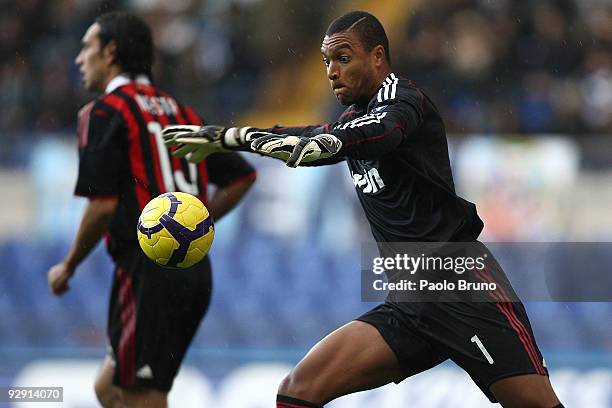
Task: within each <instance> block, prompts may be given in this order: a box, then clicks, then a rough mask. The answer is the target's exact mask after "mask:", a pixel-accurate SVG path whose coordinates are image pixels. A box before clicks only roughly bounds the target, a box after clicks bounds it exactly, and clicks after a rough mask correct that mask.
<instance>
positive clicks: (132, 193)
mask: <svg viewBox="0 0 612 408" xmlns="http://www.w3.org/2000/svg"><path fill="white" fill-rule="evenodd" d="M171 124H196V125H199V124H202V120H201V119H200V117H199V116H198V115H197V114H196V113H195V112H194V111H193V109H191V108H190V107H189V106H186V105H182V104H181V103H179V102H177V101H176V100H175V99H174V98H173V97H172V96H170V95H168V94H167V93H165V92H163V91H161V90H159V89H157V88H156V87H154V86H152V85H151V84H149V83H140V82H138V83H137V82H134V81H127V80H126V81H123V84H122V85H120V86H118V87H116V88H115V89H114V90H112V91H111V92H108V93H107V94H105V95H103V96H101V97H100V98H98V99H96V100H94V101H92V102H90V103H89V104H87V105H86V106H85V107H83V108H82V109H81V110H80V112H79V118H78V132H77V133H78V137H79V174H78V179H77V183H76V188H75V194H76V195H80V196H86V197H90V198H93V197H104V196H114V197H118V198H119V204H118V206H117V210H116V213H115V216H114V219H113V220H112V221H111V224H110V226H109V236H108V238H110V240H109V242H108V243H109V251H110V252H111V253H116V252H119V251H120V250H121V248H123V247H124V246H128V245H136V244H137V238H136V232H135V231H136V230H135V228H136V224H137V221H138V217H139V215H140V212H141V211H142V209H143V208H144V206H145V205H146V204H147V203H148V202H149V201H150V200H151V199H152V198H154V197H156V196H158V195H159V194H161V193H164V192H168V191H183V192H186V193H190V194H193V195H195V196H197V197H199V198H200V199H201V200H202V201H203V202H204V203H205V204H206V202H207V185H208V183H209V182H210V183H212V184H214V185H216V186H217V187H223V186H225V185H228V184H230V183H232V182H234V181H237V180H241V179H243V178H254V177H255V170H254V169H253V167H251V166H250V165H249V164H248V163H247V162H246V161H245V160H244V159H242V157H241V156H239V155H237V154H235V153H231V154H223V155H212V156H209V157H208V158H207V159H206V160H205V161H202V162H200V163H198V164H193V163H189V162H188V161H187V160H185V159H184V158H183V159H181V158H178V157H175V156H173V155H171V151H172V150H173V149H174V147H172V148H170V149H168V148H166V147H165V146H164V143H163V139H162V135H161V131H162V129H163V128H164V127H165V126H167V125H171Z"/></svg>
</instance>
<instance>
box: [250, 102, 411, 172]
mask: <svg viewBox="0 0 612 408" xmlns="http://www.w3.org/2000/svg"><path fill="white" fill-rule="evenodd" d="M422 116H423V113H422V110H421V108H420V105H416V104H414V103H411V102H410V101H409V100H398V101H395V103H393V104H389V105H385V106H383V107H380V108H379V109H378V110H377V111H375V112H374V113H371V114H368V115H365V116H361V117H359V118H357V119H355V120H353V121H350V122H347V123H343V124H340V125H336V126H335V127H334V128H333V129H332V130H331V131H330V132H329V133H323V134H319V135H315V136H311V137H303V136H301V137H294V136H282V135H267V136H263V137H261V138H258V139H257V140H255V141H253V142H252V144H251V147H252V149H253V150H256V151H258V152H260V153H262V154H265V155H269V156H275V157H279V156H280V155H283V156H284V157H286V158H287V160H286V162H287V165H289V166H290V167H296V166H297V165H302V166H304V165H313V164H314V165H316V164H317V163H318V162H319V161H323V162H326V161H329V160H330V158H334V157H338V156H339V157H351V158H354V159H365V160H368V159H378V158H380V157H381V156H383V155H385V154H387V153H390V152H392V151H393V150H394V149H396V148H397V147H398V146H399V145H400V144H401V143H402V142H403V141H404V140H405V139H406V137H408V136H409V135H410V134H411V133H412V132H413V131H414V129H416V128H417V127H418V126H419V125H420V124H421V122H422Z"/></svg>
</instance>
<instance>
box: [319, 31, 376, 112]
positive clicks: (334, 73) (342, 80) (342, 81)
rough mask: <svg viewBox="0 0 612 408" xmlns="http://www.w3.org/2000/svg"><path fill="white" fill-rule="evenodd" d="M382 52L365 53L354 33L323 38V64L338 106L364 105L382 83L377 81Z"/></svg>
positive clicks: (345, 32)
mask: <svg viewBox="0 0 612 408" xmlns="http://www.w3.org/2000/svg"><path fill="white" fill-rule="evenodd" d="M381 49H382V47H381V46H376V47H374V48H373V49H372V50H370V51H368V50H366V49H365V48H364V46H363V44H362V42H361V41H360V39H359V36H358V34H357V33H355V32H353V31H343V32H339V33H336V34H332V35H329V36H327V35H326V36H325V38H324V39H323V44H322V45H321V54H322V55H323V63H324V64H325V68H326V70H327V78H328V79H329V83H330V85H331V87H332V90H333V92H334V94H335V96H336V98H338V100H339V101H340V103H341V104H343V105H346V106H349V105H352V104H354V103H357V104H358V105H362V106H365V105H367V103H368V102H369V100H370V98H371V97H372V95H373V94H374V93H375V92H376V90H377V89H378V87H379V86H380V83H381V82H382V79H380V78H379V77H380V76H381V75H380V73H381V70H382V68H383V65H382V64H383V63H384V61H385V60H384V51H383V52H382V53H381ZM383 79H384V76H383Z"/></svg>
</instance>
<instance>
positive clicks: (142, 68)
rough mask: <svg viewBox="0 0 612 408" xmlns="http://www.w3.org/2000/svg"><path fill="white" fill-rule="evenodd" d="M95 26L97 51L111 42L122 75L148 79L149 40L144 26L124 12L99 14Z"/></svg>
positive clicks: (150, 52)
mask: <svg viewBox="0 0 612 408" xmlns="http://www.w3.org/2000/svg"><path fill="white" fill-rule="evenodd" d="M96 23H98V24H99V25H100V35H99V37H100V49H102V48H103V47H105V46H106V45H107V44H108V43H110V42H111V41H113V42H114V43H115V46H116V47H117V59H116V62H117V64H118V65H119V66H120V67H121V70H122V71H123V72H125V73H127V74H129V75H130V76H136V75H139V74H145V75H147V76H148V77H149V78H151V68H152V66H153V37H152V35H151V29H150V28H149V26H148V25H147V23H145V22H144V21H143V20H142V19H141V18H139V17H137V16H135V15H133V14H128V13H124V12H110V13H105V14H102V15H101V16H99V17H98V18H96Z"/></svg>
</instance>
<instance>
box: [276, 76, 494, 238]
mask: <svg viewBox="0 0 612 408" xmlns="http://www.w3.org/2000/svg"><path fill="white" fill-rule="evenodd" d="M269 130H271V131H273V132H275V133H285V134H294V135H305V136H312V135H316V134H321V133H331V134H333V135H335V136H336V137H338V139H340V140H341V141H342V149H341V150H340V152H339V153H338V154H336V155H335V156H333V157H332V158H329V159H325V160H319V161H314V162H311V163H307V164H305V165H325V164H333V163H337V162H339V161H342V160H346V162H347V163H348V167H349V170H350V172H351V177H352V178H353V183H354V185H355V189H356V190H357V195H358V197H359V201H360V202H361V205H362V207H363V209H364V211H365V214H366V217H367V219H368V221H369V223H370V227H371V229H372V233H373V235H374V238H375V239H376V241H377V242H415V241H422V242H425V241H427V242H429V241H440V242H446V241H473V240H476V238H477V237H478V235H479V234H480V232H481V230H482V228H483V223H482V221H481V219H480V218H479V217H478V214H477V212H476V206H475V205H474V204H472V203H470V202H469V201H466V200H464V199H463V198H461V197H459V196H458V195H457V194H456V193H455V186H454V183H453V176H452V172H451V167H450V161H449V157H448V145H447V140H446V131H445V129H444V123H443V121H442V118H441V117H440V113H439V112H438V110H437V108H436V107H435V105H434V104H433V102H432V101H431V100H430V99H429V98H428V97H427V96H426V95H425V94H424V93H423V91H421V90H420V89H419V88H417V87H416V86H415V85H414V84H413V83H412V82H411V81H409V80H406V79H403V78H400V77H398V76H396V75H395V74H393V73H391V74H389V76H387V78H386V79H385V80H384V81H383V83H382V84H381V86H380V88H379V89H378V90H377V91H376V93H375V94H374V95H373V96H372V98H371V100H370V102H369V103H368V106H367V107H361V106H357V105H352V106H350V107H349V108H348V109H346V111H345V112H344V113H343V114H342V115H341V116H340V118H339V119H338V121H337V122H335V123H333V124H325V125H322V126H305V127H293V128H282V127H274V128H272V129H269Z"/></svg>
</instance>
